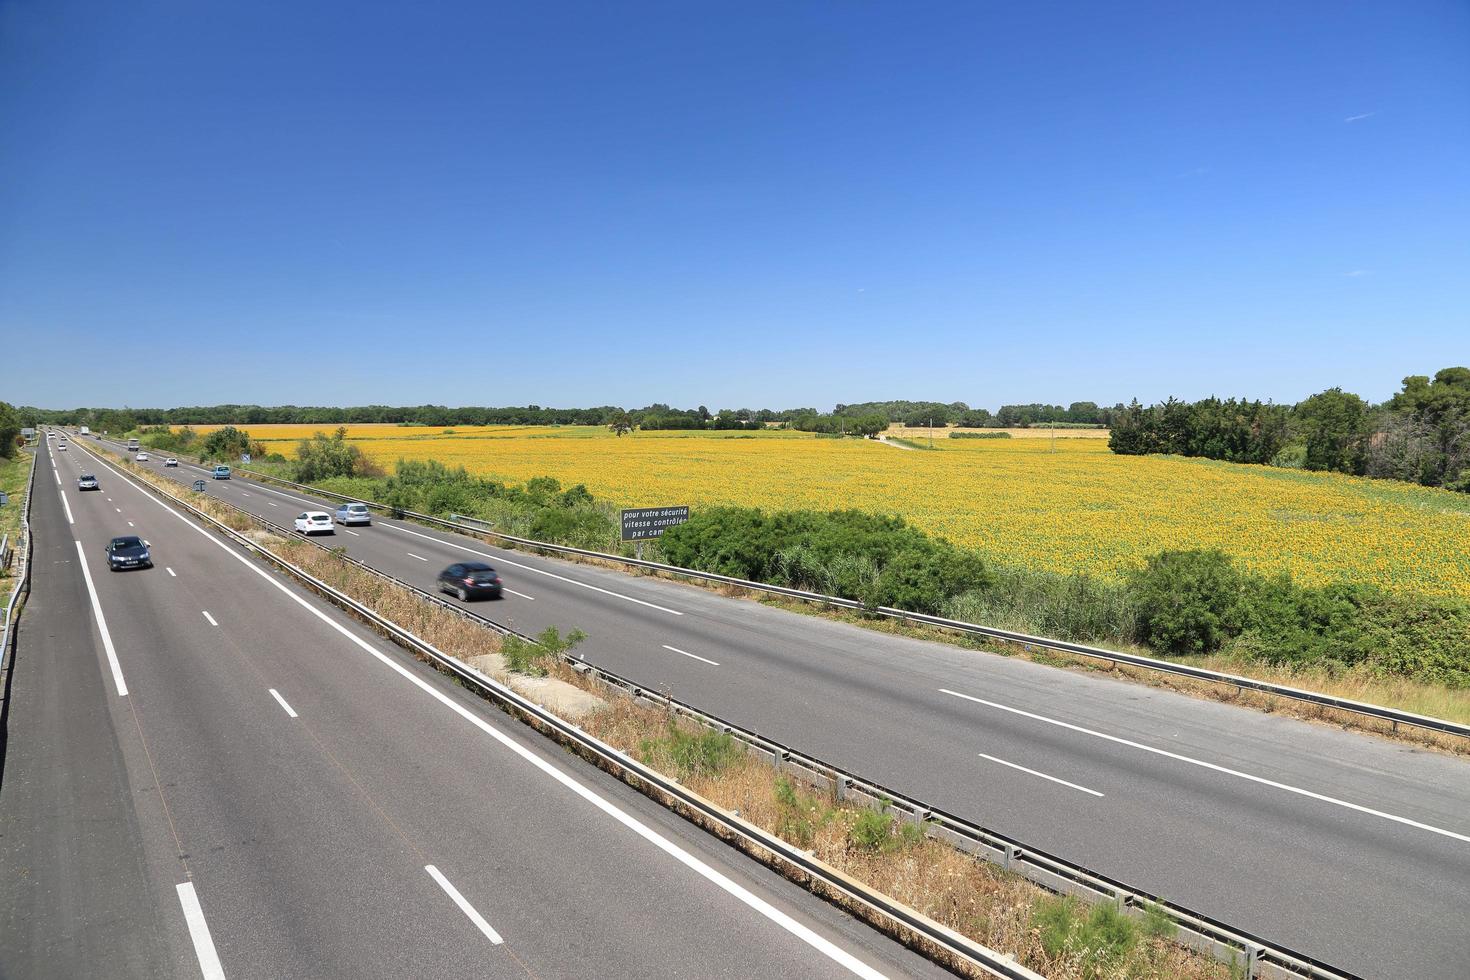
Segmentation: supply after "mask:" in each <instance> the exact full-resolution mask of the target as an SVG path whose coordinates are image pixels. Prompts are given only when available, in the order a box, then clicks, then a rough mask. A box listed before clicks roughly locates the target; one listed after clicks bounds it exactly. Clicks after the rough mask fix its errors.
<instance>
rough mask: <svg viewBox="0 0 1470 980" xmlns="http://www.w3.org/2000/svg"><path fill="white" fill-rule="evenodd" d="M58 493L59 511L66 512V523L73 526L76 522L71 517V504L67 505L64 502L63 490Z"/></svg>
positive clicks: (64, 494)
mask: <svg viewBox="0 0 1470 980" xmlns="http://www.w3.org/2000/svg"><path fill="white" fill-rule="evenodd" d="M60 493H61V509H62V510H64V511H66V523H68V524H75V523H76V520H75V519H74V518H73V517H72V516H71V504H69V503H67V502H66V491H65V490H62V491H60Z"/></svg>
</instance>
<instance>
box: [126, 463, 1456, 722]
mask: <svg viewBox="0 0 1470 980" xmlns="http://www.w3.org/2000/svg"><path fill="white" fill-rule="evenodd" d="M99 441H101V440H99ZM115 444H116V445H121V443H115ZM236 472H239V473H243V474H245V475H247V476H249V477H251V478H252V479H255V480H258V481H261V482H264V483H277V484H280V485H282V486H287V487H291V488H293V489H296V490H300V491H301V492H303V493H309V494H313V495H315V496H318V497H327V498H331V499H334V500H341V501H351V502H361V503H365V504H367V506H369V507H372V508H374V509H376V510H378V511H381V512H383V513H386V514H389V515H392V516H394V517H397V518H399V519H408V520H413V521H417V522H419V523H423V524H429V525H434V526H438V527H444V528H448V529H450V530H453V531H457V532H462V533H469V534H478V535H482V536H489V537H493V538H498V539H499V540H502V541H508V542H510V543H512V544H515V545H519V546H521V547H524V548H531V549H534V550H537V551H543V552H550V553H553V554H565V555H575V556H578V557H582V558H591V559H594V560H597V561H607V562H615V563H618V564H622V565H626V566H629V567H632V568H643V569H647V570H649V571H654V572H661V573H664V574H668V575H677V576H680V577H681V578H690V579H698V580H701V581H706V582H718V583H720V584H722V585H732V586H736V587H738V588H742V589H749V590H751V591H755V592H766V593H770V594H772V595H780V596H785V597H787V598H791V599H799V600H802V601H804V602H814V603H818V604H821V605H827V606H836V607H838V608H842V609H852V610H857V611H862V612H867V613H869V614H872V615H878V616H885V617H888V618H890V619H897V620H902V621H904V622H907V623H915V624H920V625H924V626H930V627H934V628H937V629H944V630H951V631H954V632H959V633H967V634H970V635H972V636H981V637H985V638H987V639H991V640H998V641H1000V642H1003V643H1013V644H1020V645H1021V646H1023V647H1025V648H1027V649H1030V648H1032V647H1035V648H1038V649H1042V650H1053V651H1056V652H1059V653H1068V654H1072V655H1074V656H1081V657H1087V658H1090V659H1094V660H1103V661H1106V662H1109V663H1114V664H1122V665H1124V666H1128V667H1136V668H1139V669H1142V670H1150V671H1155V672H1158V673H1163V674H1172V675H1174V676H1176V677H1187V678H1190V679H1192V680H1198V681H1206V682H1209V683H1212V684H1226V685H1229V686H1231V687H1235V688H1238V689H1241V690H1247V691H1256V692H1258V693H1261V694H1269V695H1272V696H1275V697H1282V698H1289V699H1290V700H1293V701H1301V702H1304V703H1307V704H1314V705H1317V706H1319V707H1323V708H1332V709H1334V710H1338V711H1345V712H1348V713H1351V714H1356V715H1362V716H1364V717H1368V718H1376V719H1378V720H1380V721H1386V722H1390V723H1392V724H1393V726H1394V727H1397V726H1399V725H1409V726H1411V727H1414V728H1421V729H1425V730H1428V731H1434V732H1440V733H1442V734H1446V735H1454V736H1459V737H1461V738H1470V725H1466V724H1462V723H1460V722H1455V721H1450V720H1448V719H1445V718H1434V717H1431V716H1429V715H1420V714H1415V713H1414V712H1412V711H1404V710H1402V709H1400V708H1391V707H1388V706H1385V705H1378V704H1371V703H1369V702H1366V701H1354V700H1352V699H1350V698H1343V697H1338V696H1336V695H1333V694H1324V693H1322V692H1320V691H1309V690H1306V689H1303V688H1297V687H1290V686H1288V685H1285V684H1274V683H1272V682H1270V681H1262V680H1257V679H1255V678H1253V677H1244V676H1241V675H1239V674H1227V673H1224V672H1222V671H1217V670H1206V669H1205V668H1203V667H1193V666H1190V665H1189V664H1181V663H1175V662H1173V661H1169V660H1160V659H1157V658H1154V657H1141V656H1138V655H1136V654H1131V653H1123V652H1122V651H1119V650H1109V649H1106V648H1104V647H1094V646H1088V645H1087V644H1084V643H1073V642H1071V641H1069V640H1055V639H1050V638H1048V637H1044V636H1031V635H1030V634H1027V633H1017V632H1014V631H1012V630H1003V629H997V628H995V627H992V626H982V625H980V624H978V623H967V622H965V621H963V620H958V619H946V618H945V617H943V616H931V615H928V614H926V613H915V612H909V611H908V610H905V609H895V608H893V607H891V606H877V607H871V606H866V605H864V604H863V603H861V602H858V601H856V600H854V599H844V598H842V597H840V596H830V595H823V594H821V593H819V592H807V591H804V590H802V589H791V588H786V587H785V586H780V585H769V584H766V583H764V582H752V581H749V580H748V579H741V578H734V577H733V576H729V575H719V574H717V573H714V572H703V571H700V570H699V569H695V568H681V567H680V566H678V565H666V564H663V563H662V562H655V561H647V560H645V559H641V558H629V557H626V556H624V555H613V554H608V553H606V552H602V551H591V550H588V549H586V548H573V547H571V546H569V545H561V544H552V543H550V542H547V541H536V540H533V539H531V538H522V537H517V536H516V535H513V534H506V533H505V532H503V531H496V530H494V528H493V527H492V526H490V525H489V523H488V522H486V521H480V520H479V519H478V518H469V520H472V521H475V522H476V523H478V524H481V525H484V526H482V527H476V526H474V525H471V524H468V523H465V520H466V518H465V517H464V515H459V514H454V515H451V517H453V518H457V520H445V519H444V518H442V517H435V516H434V515H432V514H420V513H418V512H416V511H411V510H404V509H402V508H399V507H393V506H390V505H388V504H382V503H377V502H375V501H371V500H368V501H360V498H357V497H350V496H347V495H345V494H340V493H335V492H333V491H331V490H323V489H321V488H320V487H313V486H310V485H308V484H304V483H293V482H292V481H290V480H285V479H282V478H280V477H277V476H271V475H270V474H268V473H260V472H258V471H255V470H248V469H243V468H237V469H236Z"/></svg>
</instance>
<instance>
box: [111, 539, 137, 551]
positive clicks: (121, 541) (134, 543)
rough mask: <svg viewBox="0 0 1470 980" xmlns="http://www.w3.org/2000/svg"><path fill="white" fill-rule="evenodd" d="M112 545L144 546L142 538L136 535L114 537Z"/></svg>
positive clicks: (122, 546)
mask: <svg viewBox="0 0 1470 980" xmlns="http://www.w3.org/2000/svg"><path fill="white" fill-rule="evenodd" d="M112 547H113V548H114V549H122V548H141V547H143V542H142V541H141V540H140V539H138V538H135V537H130V538H113V539H112Z"/></svg>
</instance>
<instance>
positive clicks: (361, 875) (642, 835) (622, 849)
mask: <svg viewBox="0 0 1470 980" xmlns="http://www.w3.org/2000/svg"><path fill="white" fill-rule="evenodd" d="M42 451H43V456H42V458H41V459H40V461H39V463H38V465H39V466H40V467H41V470H40V471H39V472H38V473H37V479H36V485H35V498H34V500H33V505H32V506H33V526H34V535H35V553H34V559H33V561H34V578H33V584H32V593H31V598H30V601H29V605H28V606H27V608H26V611H25V615H24V617H23V619H22V621H21V622H22V627H21V629H22V632H21V634H20V642H19V647H18V651H17V655H16V665H15V672H14V680H13V688H12V699H13V700H12V704H11V713H10V718H9V726H8V727H9V740H8V751H7V758H6V766H5V770H4V782H3V784H0V881H3V882H4V887H3V888H0V976H3V977H6V978H20V977H81V976H139V977H162V976H179V977H198V976H201V975H202V976H205V977H210V978H213V977H222V976H229V977H234V978H239V977H288V976H292V977H308V976H309V977H344V978H345V977H351V978H358V977H507V978H509V977H659V978H663V977H669V978H672V977H773V976H802V977H834V978H837V977H851V976H861V977H882V976H893V977H897V976H920V977H934V976H939V975H942V973H941V971H939V970H938V969H937V968H935V967H933V966H932V965H931V964H929V963H928V962H927V961H924V960H922V959H920V958H918V957H916V956H914V955H913V954H911V953H910V952H908V951H907V950H905V949H903V948H901V947H899V946H898V945H896V944H894V943H892V942H890V941H888V940H887V939H885V938H883V937H882V936H880V935H879V934H877V933H876V932H874V931H872V930H870V929H868V928H867V927H865V926H862V925H860V924H858V923H856V922H854V921H852V920H851V919H849V918H847V917H846V916H844V915H842V914H840V913H838V912H837V911H836V910H834V909H833V908H831V907H830V906H828V905H827V904H825V903H823V902H821V901H819V900H817V899H816V898H814V897H812V896H810V895H808V894H807V893H806V892H804V891H802V890H801V889H799V888H797V887H795V886H794V885H791V884H790V883H788V882H786V881H785V880H784V879H782V878H780V877H779V876H777V875H775V874H774V873H771V872H769V871H767V870H766V869H764V868H762V867H761V866H759V865H757V864H755V863H754V862H751V861H750V860H749V859H747V858H745V857H744V856H743V855H741V854H739V853H738V852H736V851H734V850H732V849H730V848H729V847H727V846H726V845H724V844H722V843H720V842H718V841H716V840H715V839H713V838H712V837H710V836H709V835H707V834H705V833H703V832H702V831H699V830H697V829H695V828H693V827H692V826H690V825H688V824H687V823H685V822H684V821H682V820H681V819H679V818H678V817H676V816H674V815H672V814H670V813H669V812H667V811H666V810H664V809H663V808H661V807H659V806H657V805H655V804H653V803H652V802H651V801H649V800H647V799H646V798H644V797H642V796H641V795H639V794H637V793H636V792H634V791H633V790H631V789H630V788H628V787H626V786H624V785H623V784H621V783H620V782H618V781H617V780H615V779H613V778H612V777H610V776H607V775H606V774H604V773H602V772H600V771H599V770H596V769H595V768H593V767H591V766H587V765H585V764H583V763H581V762H579V761H576V760H574V759H570V758H569V757H567V756H566V754H565V753H564V752H562V751H561V750H559V749H557V748H556V747H555V746H553V745H552V744H551V743H549V742H547V741H546V740H545V739H543V738H542V737H541V736H539V735H536V734H535V733H534V732H531V731H530V730H529V729H527V728H525V727H524V726H522V725H520V724H518V723H516V722H513V721H511V720H509V719H508V718H506V717H505V716H504V715H502V714H500V713H499V712H497V711H495V710H494V709H492V708H490V707H488V706H487V705H486V704H485V703H484V702H482V701H480V700H479V699H477V698H475V697H474V696H472V695H470V694H469V693H468V692H466V691H464V690H462V689H460V688H458V687H456V686H454V685H453V684H451V683H449V682H448V681H447V680H445V679H444V678H442V677H441V676H439V675H438V674H436V673H435V672H433V671H431V670H429V669H428V668H426V667H424V666H422V665H420V664H417V663H416V662H415V661H414V660H413V659H412V658H411V657H409V656H408V655H407V654H406V653H404V652H403V651H402V650H400V649H398V648H397V647H395V646H393V645H392V644H389V643H387V642H385V641H383V640H381V639H380V638H378V637H376V636H374V635H373V634H372V633H370V632H368V631H367V630H365V629H362V628H360V627H359V626H358V625H357V624H355V623H354V622H352V621H351V620H349V619H347V618H345V617H343V616H341V615H339V614H338V613H337V612H335V611H334V610H332V609H331V608H330V607H327V606H325V605H324V604H323V603H321V602H319V601H317V600H316V599H315V598H314V597H311V596H309V595H307V594H306V593H303V592H301V591H300V590H298V589H296V588H294V587H293V586H292V585H291V584H289V583H288V582H286V581H284V580H283V579H282V577H281V576H278V575H275V574H273V573H271V572H269V571H267V570H265V569H264V568H263V567H262V566H261V565H260V564H259V563H258V562H257V561H256V560H254V559H251V558H249V557H248V556H246V555H245V554H243V553H242V552H240V551H238V550H236V549H234V548H232V547H231V546H229V545H228V544H226V543H224V542H222V541H221V540H220V539H219V538H218V537H216V536H215V535H213V534H212V533H210V532H208V531H205V530H203V529H201V528H199V527H197V526H196V525H194V524H193V523H192V522H190V521H189V520H187V519H186V518H184V517H183V516H182V515H181V514H180V513H179V512H177V511H176V510H174V509H171V508H169V507H166V506H164V505H163V504H162V503H161V502H160V501H159V500H158V499H157V498H156V497H155V496H154V495H152V494H150V493H148V492H147V491H145V490H143V489H142V488H141V487H138V486H136V485H133V484H130V483H129V482H128V481H127V480H125V479H122V478H121V477H120V476H118V475H115V474H114V473H113V472H112V471H110V470H109V469H107V468H105V467H101V466H97V465H95V464H94V463H93V462H92V461H91V460H90V459H88V458H87V457H86V456H85V454H84V453H82V452H81V451H79V450H78V449H77V447H75V446H73V447H72V450H71V451H70V452H56V451H52V450H50V449H49V447H47V448H43V450H42ZM84 468H86V469H89V470H96V471H98V476H99V477H100V478H101V489H100V490H98V491H95V492H79V491H78V489H77V477H78V475H79V473H80V472H81V470H82V469H84ZM124 534H137V535H139V536H140V537H142V538H144V539H145V540H146V541H147V542H148V543H149V544H150V546H151V550H152V553H153V560H154V562H155V567H153V568H151V569H140V570H133V571H125V572H116V573H114V572H110V571H109V570H108V567H107V563H106V556H105V555H104V553H103V548H104V545H105V544H106V542H107V541H108V540H109V539H110V538H111V537H113V536H115V535H124Z"/></svg>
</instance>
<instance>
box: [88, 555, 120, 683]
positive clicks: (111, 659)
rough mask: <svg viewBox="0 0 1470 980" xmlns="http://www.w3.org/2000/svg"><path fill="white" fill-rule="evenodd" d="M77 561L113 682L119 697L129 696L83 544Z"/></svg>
mask: <svg viewBox="0 0 1470 980" xmlns="http://www.w3.org/2000/svg"><path fill="white" fill-rule="evenodd" d="M77 560H78V561H79V562H81V564H82V578H83V579H84V580H86V583H87V595H88V596H90V597H91V599H92V615H93V616H94V617H95V618H96V619H97V632H99V633H101V634H102V649H103V650H105V651H107V664H108V666H109V667H111V668H112V682H113V683H114V684H116V685H117V696H118V697H120V698H125V697H127V696H128V685H127V682H126V681H124V680H123V675H122V664H120V663H118V662H117V650H116V649H115V648H114V647H113V645H112V634H111V633H109V632H108V631H107V617H106V616H104V615H102V602H101V601H100V600H99V599H98V598H97V586H95V585H93V584H92V570H91V569H90V568H88V567H87V553H86V552H85V551H83V550H82V543H81V542H80V541H78V542H77Z"/></svg>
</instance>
